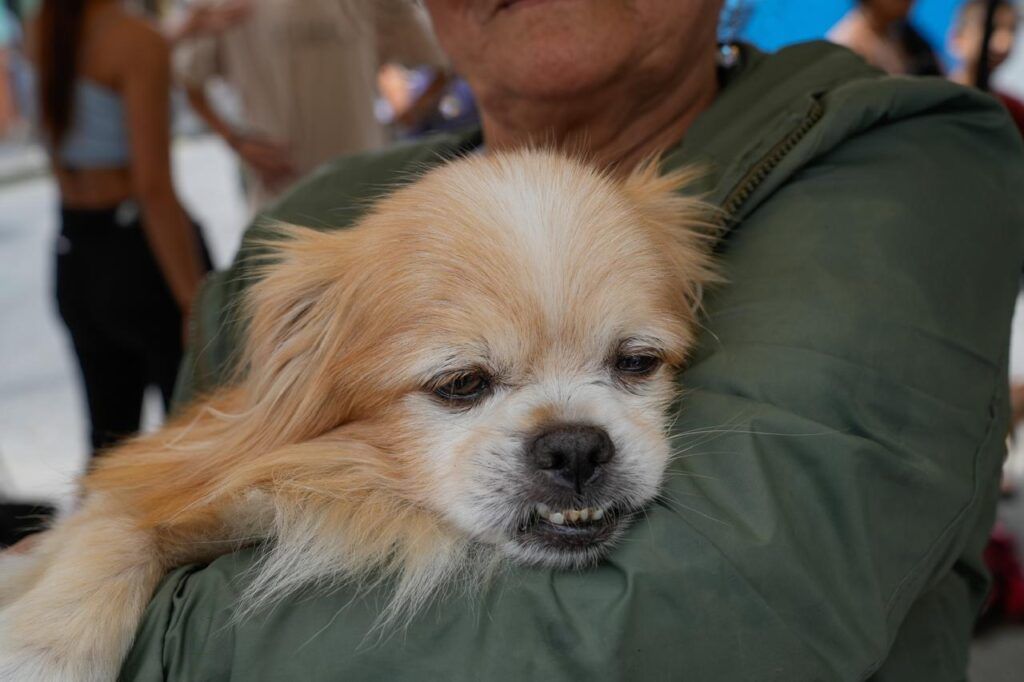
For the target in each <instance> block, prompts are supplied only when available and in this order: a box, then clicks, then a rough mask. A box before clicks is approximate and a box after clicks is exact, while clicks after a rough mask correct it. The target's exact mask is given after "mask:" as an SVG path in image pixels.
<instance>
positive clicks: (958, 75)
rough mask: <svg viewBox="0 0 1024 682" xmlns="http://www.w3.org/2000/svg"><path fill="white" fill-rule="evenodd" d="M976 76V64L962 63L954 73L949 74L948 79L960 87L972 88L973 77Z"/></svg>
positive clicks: (973, 83)
mask: <svg viewBox="0 0 1024 682" xmlns="http://www.w3.org/2000/svg"><path fill="white" fill-rule="evenodd" d="M977 74H978V65H977V63H968V62H964V63H963V64H961V65H960V67H959V68H957V70H956V71H954V72H953V73H952V74H950V76H949V79H950V80H951V81H953V82H954V83H959V84H960V85H969V86H971V87H974V85H975V76H977Z"/></svg>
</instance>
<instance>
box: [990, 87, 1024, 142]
mask: <svg viewBox="0 0 1024 682" xmlns="http://www.w3.org/2000/svg"><path fill="white" fill-rule="evenodd" d="M993 94H995V96H996V97H998V98H999V101H1000V102H1002V103H1003V106H1004V107H1006V110H1007V111H1009V112H1010V116H1012V117H1013V122H1014V123H1016V124H1017V130H1019V131H1020V134H1021V135H1024V102H1021V101H1020V100H1019V99H1016V98H1015V97H1010V96H1009V95H1006V94H1003V93H1001V92H996V93H993Z"/></svg>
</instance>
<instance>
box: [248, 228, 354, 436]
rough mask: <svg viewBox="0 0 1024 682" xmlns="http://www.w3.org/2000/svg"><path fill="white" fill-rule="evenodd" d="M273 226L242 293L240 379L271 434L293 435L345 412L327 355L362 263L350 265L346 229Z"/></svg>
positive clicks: (346, 315) (318, 429)
mask: <svg viewBox="0 0 1024 682" xmlns="http://www.w3.org/2000/svg"><path fill="white" fill-rule="evenodd" d="M353 229H357V228H353ZM278 233H279V234H280V235H281V237H280V238H279V239H276V240H274V241H272V242H267V243H266V244H263V245H262V246H264V247H265V248H267V249H268V255H267V256H266V257H265V259H264V261H263V262H262V263H261V264H260V265H258V266H257V272H256V276H257V281H256V282H255V283H254V284H253V285H252V286H251V287H250V289H249V291H248V292H247V296H246V299H245V312H246V313H247V314H248V317H249V326H248V329H247V333H246V339H245V344H244V361H243V363H242V367H241V370H242V371H243V372H244V373H245V374H244V377H243V379H242V383H243V385H244V386H245V387H246V389H247V390H246V394H247V397H248V400H249V403H250V409H253V410H255V411H256V412H258V413H260V414H261V415H262V416H261V418H262V419H265V420H266V422H267V427H268V428H273V429H275V430H276V434H277V436H278V437H277V438H275V439H274V440H278V441H279V442H295V441H297V440H302V439H305V438H309V437H312V436H314V435H317V434H319V433H322V432H323V431H325V430H326V429H328V428H330V427H332V426H334V425H337V424H338V423H339V422H341V421H345V420H346V414H345V413H344V412H345V409H344V407H345V405H344V403H345V401H344V400H341V398H342V396H341V395H339V386H338V385H337V383H336V382H335V381H334V378H335V372H334V371H332V360H334V359H335V358H336V356H337V355H338V354H339V352H340V351H339V344H341V343H342V342H343V340H344V339H343V338H341V337H343V336H344V335H345V329H344V327H345V325H344V324H343V321H344V320H347V319H351V318H352V317H354V313H353V310H352V308H353V306H354V305H355V304H356V297H357V296H358V289H359V288H360V287H359V286H358V282H357V281H355V280H356V278H358V277H359V276H360V274H361V273H365V272H366V270H367V268H366V267H365V264H364V266H363V267H355V260H356V259H357V258H358V253H356V251H357V244H358V240H357V239H353V238H352V235H350V234H349V233H348V231H338V232H319V231H317V230H312V229H308V228H300V227H295V226H290V225H288V226H285V225H281V226H279V229H278Z"/></svg>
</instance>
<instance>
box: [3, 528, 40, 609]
mask: <svg viewBox="0 0 1024 682" xmlns="http://www.w3.org/2000/svg"><path fill="white" fill-rule="evenodd" d="M39 539H40V540H42V538H39ZM44 557H45V554H44V552H42V551H40V549H39V547H38V546H36V547H33V548H31V549H28V548H25V549H23V550H19V551H15V550H10V549H7V550H4V551H0V610H2V609H3V608H4V607H5V606H7V605H8V604H10V603H11V602H13V601H14V600H15V599H17V598H18V597H20V596H22V595H23V594H25V593H26V592H28V590H29V588H31V587H32V585H33V584H34V583H35V582H36V580H38V579H39V576H41V575H42V573H43V567H44V566H45V563H46V562H45V558H44Z"/></svg>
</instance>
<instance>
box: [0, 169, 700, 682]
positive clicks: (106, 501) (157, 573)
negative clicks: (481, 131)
mask: <svg viewBox="0 0 1024 682" xmlns="http://www.w3.org/2000/svg"><path fill="white" fill-rule="evenodd" d="M693 179H694V173H693V172H683V173H677V174H674V175H667V176H660V175H659V174H658V171H657V167H656V164H655V163H647V164H644V165H642V166H641V167H640V168H639V169H638V170H636V171H634V172H632V173H631V174H628V176H626V175H625V174H623V176H614V175H612V174H610V173H607V172H603V171H599V170H596V169H595V168H593V167H591V166H589V165H587V164H586V163H584V162H582V161H579V160H575V159H573V158H569V157H566V156H563V155H559V154H557V153H554V152H550V151H540V150H531V151H520V152H509V153H497V152H495V153H492V154H489V155H486V156H470V157H467V158H463V159H460V160H456V161H453V162H450V163H448V164H446V165H443V166H441V167H439V168H437V169H435V170H432V171H430V172H427V173H425V174H424V175H423V177H422V178H420V179H418V180H417V181H415V182H413V183H411V184H408V185H406V186H404V187H402V188H400V189H397V190H396V191H394V192H393V193H392V194H390V195H389V196H387V197H385V198H383V199H382V200H380V201H379V202H378V203H377V204H376V205H375V206H374V207H373V208H372V209H371V210H370V211H369V212H368V214H367V215H366V216H365V217H363V218H362V219H361V220H360V221H359V222H358V224H356V225H355V226H353V227H351V228H350V229H347V230H341V231H335V232H318V231H314V230H310V229H304V228H298V227H285V226H282V228H281V237H280V239H275V240H274V241H273V242H271V243H268V244H267V245H268V246H269V247H271V248H270V249H269V254H270V255H269V256H268V257H267V259H266V260H265V261H263V262H261V263H260V264H259V274H260V277H259V278H258V281H256V282H255V283H254V284H253V285H252V286H251V288H250V290H249V292H248V294H247V296H246V302H245V305H246V308H245V312H246V314H247V318H246V319H248V320H249V326H248V329H247V334H246V338H247V341H246V343H245V350H244V359H243V361H242V362H241V363H240V370H239V376H238V378H237V379H236V380H235V381H233V382H231V383H230V384H229V386H227V387H225V388H222V389H219V390H217V391H215V392H213V393H212V394H210V395H208V396H206V397H204V398H202V399H200V400H199V401H197V402H196V403H195V404H194V405H193V406H192V407H191V408H189V409H187V410H185V411H184V412H183V413H182V414H181V415H180V416H178V417H177V418H175V419H173V420H172V421H170V422H169V423H168V424H167V425H166V426H165V427H164V428H163V429H161V430H160V431H158V432H156V433H154V434H151V435H143V436H140V437H137V438H135V439H134V440H132V441H130V442H127V443H126V444H124V445H122V446H120V447H118V448H116V449H114V450H112V451H110V452H109V453H107V454H105V455H103V456H102V457H100V458H99V459H98V460H97V461H96V462H95V467H94V469H93V470H92V472H91V473H89V474H88V475H87V476H86V477H85V478H84V481H83V483H82V494H81V498H80V502H79V504H78V507H77V510H75V511H74V512H73V513H71V514H70V515H68V516H67V517H66V518H63V519H62V520H60V521H59V522H57V523H56V524H55V525H54V526H53V527H52V528H51V529H49V530H48V531H46V532H44V533H42V534H41V535H40V536H39V539H38V541H37V542H36V543H35V545H34V546H33V547H32V548H31V549H30V550H29V551H28V552H27V553H24V554H19V555H10V554H8V555H0V679H2V680H18V681H25V680H46V681H52V680H62V681H65V682H99V681H108V680H112V679H115V678H116V676H117V672H118V669H119V666H120V663H121V661H122V659H123V657H124V655H125V654H126V653H127V650H128V648H129V647H130V645H131V642H132V638H133V635H134V633H135V630H136V628H137V626H138V624H139V622H140V619H141V617H142V614H143V610H144V608H145V606H146V604H147V601H148V600H149V598H150V597H151V595H152V593H153V591H154V589H155V587H156V585H157V584H158V583H159V581H160V579H161V578H162V576H163V575H164V574H165V573H166V572H167V571H168V570H170V569H171V568H173V567H175V566H179V565H182V564H185V563H189V562H197V561H209V560H211V559H213V558H214V557H216V556H218V555H220V554H224V553H227V552H230V551H233V550H235V549H237V548H238V547H240V546H242V545H245V544H251V543H252V542H253V540H254V539H260V540H262V547H263V556H262V559H261V561H260V562H259V566H258V570H257V571H256V573H255V575H254V577H253V579H252V583H251V585H249V587H248V588H247V591H246V593H245V597H244V598H243V599H242V603H240V604H239V607H238V609H239V613H241V614H243V615H244V614H251V613H253V612H255V611H256V610H258V609H259V608H261V607H263V606H265V605H267V604H270V603H272V602H273V601H274V600H276V599H279V598H281V597H283V596H285V595H288V594H291V593H293V592H294V591H296V590H298V589H300V588H303V587H306V586H309V585H324V584H328V585H329V584H337V583H338V582H339V581H349V582H356V583H362V584H365V583H366V581H379V580H385V579H386V580H388V581H389V582H390V584H393V586H394V587H393V593H392V597H391V601H390V603H389V604H388V606H387V607H386V608H385V609H384V611H383V612H382V614H381V616H380V621H381V622H383V623H388V624H393V623H399V622H402V621H403V620H404V621H406V622H407V621H408V619H409V618H411V617H412V616H413V615H414V614H415V613H416V611H417V609H419V608H420V607H421V606H423V604H424V603H425V602H426V601H428V600H429V599H430V598H431V597H432V595H436V594H437V593H438V590H439V588H441V587H443V586H445V585H451V584H453V582H454V581H456V580H458V579H459V578H464V577H466V575H467V572H479V571H487V570H491V568H490V567H493V566H495V565H500V564H502V563H503V561H504V560H505V559H510V560H511V561H512V562H518V563H524V564H536V565H544V566H550V567H557V568H562V569H574V568H581V567H585V566H588V565H590V564H592V563H594V562H595V561H598V560H599V559H600V558H601V557H602V556H603V555H605V554H606V553H607V551H608V550H609V548H610V547H611V546H612V545H613V543H614V542H615V540H616V539H617V538H618V537H619V536H620V535H621V534H622V532H623V529H624V528H625V527H626V526H627V525H628V523H629V521H630V519H631V518H632V517H633V516H634V515H635V514H637V513H638V512H639V511H640V510H642V509H643V508H644V506H645V505H646V504H648V503H649V502H650V501H651V500H652V499H653V498H654V497H655V496H656V495H657V494H658V491H659V486H660V484H661V481H662V478H663V476H664V473H665V469H666V465H667V463H668V461H669V458H670V448H669V445H668V441H667V435H666V432H667V428H668V425H667V415H666V410H667V407H668V406H669V405H670V403H671V402H672V401H673V400H674V399H675V397H676V395H677V390H676V373H677V370H678V369H679V368H680V367H681V366H682V365H683V363H684V362H685V360H686V358H687V355H688V352H689V351H690V349H691V348H692V346H693V345H694V341H695V337H696V330H697V327H698V323H697V315H698V313H697V310H698V306H699V303H700V297H701V291H702V289H703V287H704V286H705V285H706V284H708V283H711V282H714V281H715V280H716V274H715V269H714V267H713V261H712V255H711V245H712V242H713V239H714V232H715V230H714V224H715V219H714V216H713V213H712V212H711V210H710V209H709V208H708V207H707V206H706V205H705V204H704V203H702V202H701V201H700V200H698V199H695V198H689V197H686V196H684V195H683V194H681V193H680V192H679V190H680V188H681V187H682V186H684V185H686V184H687V183H689V182H691V181H692V180H693ZM464 582H465V581H464Z"/></svg>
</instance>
